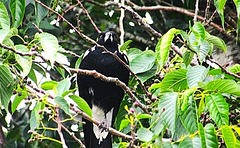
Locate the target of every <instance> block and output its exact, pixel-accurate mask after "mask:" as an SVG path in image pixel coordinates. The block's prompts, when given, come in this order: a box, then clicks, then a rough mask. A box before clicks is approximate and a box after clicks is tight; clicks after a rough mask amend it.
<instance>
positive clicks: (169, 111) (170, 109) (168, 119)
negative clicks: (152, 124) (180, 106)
mask: <svg viewBox="0 0 240 148" xmlns="http://www.w3.org/2000/svg"><path fill="white" fill-rule="evenodd" d="M177 100H178V94H177V93H165V94H164V95H163V96H162V97H161V100H160V101H159V111H163V108H164V110H165V111H164V112H163V113H162V116H161V117H162V119H163V121H164V122H165V124H166V125H167V127H168V128H169V130H170V131H171V132H173V133H174V132H175V130H176V121H177Z"/></svg>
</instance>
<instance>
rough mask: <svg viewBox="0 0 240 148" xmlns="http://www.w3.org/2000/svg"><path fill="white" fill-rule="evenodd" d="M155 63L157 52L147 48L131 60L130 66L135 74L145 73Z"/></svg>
mask: <svg viewBox="0 0 240 148" xmlns="http://www.w3.org/2000/svg"><path fill="white" fill-rule="evenodd" d="M154 63H155V53H154V52H153V51H152V50H146V51H144V52H142V53H141V54H140V55H138V56H136V57H135V58H134V59H133V60H132V61H131V62H130V68H131V70H132V71H133V72H134V73H135V74H138V73H143V72H146V71H148V70H150V69H151V68H152V67H153V65H154Z"/></svg>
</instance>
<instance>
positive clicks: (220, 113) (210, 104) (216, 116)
mask: <svg viewBox="0 0 240 148" xmlns="http://www.w3.org/2000/svg"><path fill="white" fill-rule="evenodd" d="M205 102H206V106H207V109H208V111H209V113H210V117H211V118H212V119H213V121H214V122H215V123H216V124H217V126H218V128H220V127H221V126H223V125H228V124H229V117H228V115H229V108H228V104H227V102H226V100H225V99H224V97H223V96H222V95H221V94H219V93H218V94H211V95H208V96H206V98H205Z"/></svg>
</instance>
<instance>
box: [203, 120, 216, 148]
mask: <svg viewBox="0 0 240 148" xmlns="http://www.w3.org/2000/svg"><path fill="white" fill-rule="evenodd" d="M204 129H205V136H206V144H207V147H209V148H217V147H218V138H217V136H216V130H215V127H214V125H213V124H211V123H208V124H207V125H206V126H205V128H204Z"/></svg>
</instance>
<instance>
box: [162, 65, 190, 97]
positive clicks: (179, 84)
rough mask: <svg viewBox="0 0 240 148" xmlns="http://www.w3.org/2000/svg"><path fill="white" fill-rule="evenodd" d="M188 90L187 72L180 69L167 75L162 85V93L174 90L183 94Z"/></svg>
mask: <svg viewBox="0 0 240 148" xmlns="http://www.w3.org/2000/svg"><path fill="white" fill-rule="evenodd" d="M187 88H188V85H187V70H186V69H178V70H175V71H172V72H170V73H169V74H167V75H166V77H165V78H164V79H163V81H162V83H161V91H163V92H164V91H168V90H173V91H175V92H181V91H182V90H185V89H187Z"/></svg>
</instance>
